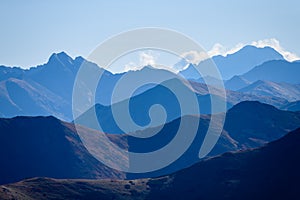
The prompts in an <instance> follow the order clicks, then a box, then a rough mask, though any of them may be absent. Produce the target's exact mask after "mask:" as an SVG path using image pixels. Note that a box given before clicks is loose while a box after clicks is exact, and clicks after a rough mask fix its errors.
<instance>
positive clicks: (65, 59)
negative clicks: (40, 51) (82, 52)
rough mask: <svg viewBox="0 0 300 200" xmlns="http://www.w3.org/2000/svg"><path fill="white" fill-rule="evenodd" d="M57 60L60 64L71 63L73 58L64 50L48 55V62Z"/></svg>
mask: <svg viewBox="0 0 300 200" xmlns="http://www.w3.org/2000/svg"><path fill="white" fill-rule="evenodd" d="M57 61H59V62H61V63H62V64H66V63H70V64H72V63H73V59H72V58H71V57H70V56H69V55H68V54H67V53H65V52H64V51H62V52H59V53H53V54H52V55H51V56H50V58H49V61H48V63H52V62H57Z"/></svg>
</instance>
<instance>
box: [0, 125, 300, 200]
mask: <svg viewBox="0 0 300 200" xmlns="http://www.w3.org/2000/svg"><path fill="white" fill-rule="evenodd" d="M299 143H300V129H297V130H296V131H293V132H291V133H289V134H287V135H286V136H284V137H283V138H281V139H279V140H278V141H275V142H271V143H270V144H268V145H266V146H264V147H262V148H258V149H253V150H248V151H244V152H238V153H225V154H223V155H221V156H218V157H215V158H211V159H208V160H204V161H201V162H199V163H197V164H195V165H193V166H192V167H189V168H186V169H184V170H181V171H179V172H176V173H174V174H171V175H169V176H164V177H160V178H154V179H140V180H133V181H111V180H99V181H88V180H55V179H49V178H35V179H30V180H25V181H22V182H18V183H14V184H11V185H5V186H1V190H0V197H1V198H2V199H11V198H15V199H16V198H17V199H31V198H32V199H35V198H38V199H148V200H151V199H208V200H220V199H224V200H227V199H228V200H235V199H236V200H239V199H245V200H248V199H249V200H253V199H258V200H260V199H261V200H265V199H298V197H299V196H300V191H299V187H300V183H299V178H300V170H299V168H300V160H299V157H300V146H299Z"/></svg>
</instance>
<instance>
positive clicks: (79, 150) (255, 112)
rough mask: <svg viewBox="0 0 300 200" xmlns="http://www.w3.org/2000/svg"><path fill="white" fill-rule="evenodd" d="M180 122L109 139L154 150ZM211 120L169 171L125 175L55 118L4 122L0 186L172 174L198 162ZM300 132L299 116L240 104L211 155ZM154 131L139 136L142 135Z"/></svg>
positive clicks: (0, 143)
mask: <svg viewBox="0 0 300 200" xmlns="http://www.w3.org/2000/svg"><path fill="white" fill-rule="evenodd" d="M241 116H243V117H241ZM196 117H197V116H185V117H184V118H186V120H189V121H191V120H195V118H196ZM180 120H181V119H176V120H173V121H171V122H169V123H167V124H165V125H164V127H163V128H162V129H161V131H160V132H159V133H157V134H156V135H155V136H153V137H151V138H148V139H141V138H135V137H133V136H129V135H110V134H107V136H108V137H109V139H110V140H111V141H113V142H114V143H115V144H117V145H118V146H120V147H121V148H124V149H128V150H129V151H131V152H148V151H153V150H155V149H159V148H161V147H163V146H164V145H165V144H167V143H168V142H169V141H170V140H172V138H173V137H174V134H176V132H177V129H178V125H179V123H180ZM209 120H210V116H209V115H202V116H201V119H200V124H199V127H200V128H199V130H198V132H197V135H196V138H195V139H194V141H193V143H192V144H191V145H190V147H189V148H188V149H187V151H186V152H185V153H184V154H183V155H182V156H181V157H180V158H179V159H178V160H176V161H175V162H174V163H172V164H171V165H169V166H168V167H166V168H163V169H161V170H158V171H155V172H151V173H145V174H130V173H127V174H126V173H123V172H119V171H116V170H113V169H111V168H109V167H106V166H105V165H104V164H102V163H101V162H100V161H98V160H96V159H95V158H94V157H93V156H92V155H91V154H90V152H89V151H88V150H87V149H86V147H85V146H84V145H83V143H82V141H81V139H80V137H79V135H78V134H77V131H76V129H75V127H74V124H72V123H67V122H63V121H60V120H58V119H56V118H54V117H15V118H12V119H0V130H1V133H0V153H1V155H2V156H1V157H0V161H1V170H0V177H1V179H0V184H3V183H10V182H15V181H19V180H22V179H24V178H29V177H37V176H40V177H53V178H84V179H87V178H89V179H96V178H102V179H103V178H115V179H132V178H141V177H154V176H161V175H165V174H169V173H172V172H175V171H177V170H178V169H182V168H184V167H189V166H191V165H193V164H195V163H196V162H198V161H199V157H198V154H199V149H200V147H201V145H202V142H203V138H204V133H206V130H207V128H208V124H209ZM297 127H300V113H299V112H290V111H282V110H278V109H276V108H275V107H273V106H270V105H267V104H262V103H259V102H242V103H239V104H238V105H236V106H234V107H233V108H231V109H230V110H229V111H228V113H227V118H226V121H225V125H224V130H223V132H222V134H221V137H220V139H219V141H218V142H217V144H216V146H215V147H214V149H213V150H212V152H211V153H210V154H209V155H208V156H215V155H219V154H221V153H224V152H228V151H237V150H245V149H248V148H254V147H260V146H262V145H265V144H266V143H268V142H270V141H274V140H276V139H279V138H280V137H282V136H284V135H285V134H286V133H287V132H289V131H291V130H293V129H296V128H297ZM77 128H78V127H77ZM153 128H155V127H153ZM153 128H149V129H145V130H142V131H140V132H139V133H140V134H144V133H146V132H147V131H151V129H153ZM80 132H84V133H86V134H89V135H91V136H92V135H94V134H99V133H98V132H97V131H96V130H93V129H89V128H86V127H83V126H81V127H80ZM186 134H189V133H186ZM106 156H109V155H106ZM120 157H121V155H120ZM12 158H13V159H12ZM127 159H128V158H127ZM129 162H130V160H129Z"/></svg>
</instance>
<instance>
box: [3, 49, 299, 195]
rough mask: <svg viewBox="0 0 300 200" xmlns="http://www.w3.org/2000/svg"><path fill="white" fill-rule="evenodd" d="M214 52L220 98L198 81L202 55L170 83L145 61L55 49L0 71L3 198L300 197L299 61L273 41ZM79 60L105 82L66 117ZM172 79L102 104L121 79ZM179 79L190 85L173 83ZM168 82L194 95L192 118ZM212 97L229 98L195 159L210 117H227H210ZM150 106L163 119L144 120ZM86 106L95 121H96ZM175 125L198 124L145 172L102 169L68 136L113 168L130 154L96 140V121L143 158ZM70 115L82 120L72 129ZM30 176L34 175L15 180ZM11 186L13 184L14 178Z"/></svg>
mask: <svg viewBox="0 0 300 200" xmlns="http://www.w3.org/2000/svg"><path fill="white" fill-rule="evenodd" d="M212 59H213V60H214V62H215V63H216V64H217V66H218V67H219V69H220V72H221V73H222V75H223V78H224V80H222V81H223V82H224V85H225V88H226V91H225V93H226V98H223V97H222V92H223V91H222V90H221V89H220V88H219V87H217V86H215V85H214V84H213V83H214V81H215V80H214V78H212V77H207V78H208V79H210V80H211V83H212V85H211V87H208V85H207V84H205V83H204V79H203V77H200V78H199V77H198V75H197V73H196V70H195V68H194V67H201V66H204V65H206V63H205V62H207V61H203V62H201V63H199V65H198V66H195V65H194V64H191V63H185V64H186V65H187V66H188V68H186V69H185V70H183V71H181V72H179V73H178V74H177V75H178V77H179V78H177V75H176V74H173V73H172V72H170V71H166V70H162V69H156V68H153V67H152V66H145V67H144V68H143V69H141V70H138V71H128V72H126V73H121V74H113V73H111V72H109V71H107V70H105V69H102V68H100V67H99V66H97V65H96V64H94V63H91V62H89V61H86V60H85V59H84V58H82V57H76V58H75V59H73V58H71V57H69V56H68V55H67V54H66V53H64V52H61V53H58V54H53V55H51V57H50V58H49V60H48V62H47V63H46V64H43V65H41V66H37V67H34V68H31V69H28V70H24V69H21V68H10V67H5V66H0V105H1V109H0V116H1V117H6V118H0V153H1V157H0V163H1V170H0V184H9V183H11V184H9V185H2V186H0V188H1V190H0V198H1V199H12V198H14V199H36V198H38V199H99V198H100V199H112V198H115V199H174V198H175V197H176V198H179V199H186V198H187V196H188V197H189V198H190V199H199V198H200V199H202V198H204V199H268V198H269V197H282V198H289V197H291V198H292V197H295V196H296V195H299V194H298V193H299V192H298V190H297V189H295V188H298V187H299V183H298V181H297V180H298V179H299V178H300V175H299V170H298V168H299V163H300V162H299V161H298V160H299V159H298V157H299V155H300V153H299V152H300V150H299V148H298V146H299V145H298V143H299V141H300V140H299V134H300V133H299V129H297V128H299V127H300V112H299V111H300V106H299V105H300V104H299V102H300V79H299V76H298V74H299V72H300V62H297V61H296V62H288V61H285V60H284V59H283V57H282V55H280V54H279V53H278V52H276V51H275V50H274V49H272V48H270V47H266V48H257V47H253V46H246V47H244V48H242V49H241V50H240V51H238V52H236V53H234V54H231V55H227V56H225V57H224V56H215V57H213V58H212ZM83 63H84V64H86V65H88V66H89V67H90V68H91V69H93V70H97V71H96V72H97V73H98V72H99V71H101V72H103V77H102V78H101V80H100V82H99V84H98V86H97V88H96V91H95V104H90V105H89V107H88V109H85V110H81V113H82V114H81V115H79V117H78V118H76V119H73V116H72V92H73V85H74V82H75V79H76V76H77V73H78V70H79V68H80V66H81V65H82V64H83ZM171 74H172V76H170V77H175V78H171V79H168V80H164V81H163V82H161V83H160V84H147V85H144V86H142V87H139V88H137V90H135V91H134V93H133V95H132V96H130V97H127V96H122V95H120V96H122V97H121V98H119V99H118V100H119V101H116V102H114V103H113V104H112V103H111V98H112V94H113V92H114V87H115V85H116V84H117V82H118V81H119V80H121V78H122V77H125V75H129V76H132V77H146V76H150V75H151V76H155V77H159V76H162V75H171ZM182 76H184V77H185V78H187V80H181V79H180V77H182ZM162 77H163V76H162ZM134 83H136V82H134ZM134 83H131V84H134ZM79 85H80V88H82V89H83V90H85V91H87V93H88V94H92V93H93V91H91V89H90V88H89V87H88V85H87V84H86V83H85V82H84V81H82V82H79ZM168 85H172V86H173V87H174V88H176V89H177V90H181V94H185V95H186V96H184V97H185V98H186V99H187V96H188V95H189V94H193V95H195V97H196V99H197V101H198V104H197V105H198V108H199V109H200V111H201V112H200V114H199V113H197V112H196V111H195V112H194V111H192V112H190V113H188V114H186V113H185V114H183V113H182V110H181V107H180V103H181V102H179V100H178V99H177V97H176V95H175V94H174V93H173V92H172V91H170V90H169V89H168V88H167V87H166V86H168ZM124 86H125V87H129V85H124ZM122 92H124V91H122ZM212 100H217V102H219V103H224V104H225V105H226V107H227V109H228V110H225V111H226V120H225V124H224V128H223V131H222V133H221V135H220V138H219V139H218V141H217V143H216V145H215V146H214V148H213V149H212V151H211V152H210V153H209V154H208V155H207V157H205V158H204V159H199V150H200V149H201V146H202V145H203V141H204V138H205V134H206V132H207V130H208V127H209V125H210V122H211V118H212V116H213V115H220V113H223V112H225V111H224V110H216V111H215V112H214V113H212V110H211V101H212ZM156 104H159V105H161V106H162V107H163V108H164V109H165V112H166V121H163V122H161V121H157V122H155V123H152V122H153V121H152V119H154V118H155V119H157V118H159V117H161V116H151V113H150V112H149V110H150V108H151V106H152V105H156ZM127 105H128V107H127ZM122 106H125V107H126V108H128V110H129V112H130V113H129V114H130V117H131V118H132V120H133V121H134V122H135V123H137V124H138V125H139V126H141V127H142V128H141V129H130V128H128V129H127V131H124V129H121V128H120V127H119V126H118V124H117V123H116V119H115V118H114V116H113V112H112V109H113V108H114V107H122ZM94 112H95V114H96V117H97V119H94V118H93V115H94ZM121 113H122V112H121ZM149 113H150V114H149ZM123 114H124V113H123ZM49 115H52V116H49ZM15 116H18V117H15ZM8 117H10V118H8ZM121 117H123V118H124V116H123V115H122V116H121ZM153 117H154V118H153ZM74 120H75V121H74ZM181 120H185V121H188V122H191V123H192V122H194V121H197V122H198V121H199V124H198V125H199V127H198V130H197V133H196V137H195V139H194V140H193V141H192V143H191V145H190V146H189V147H188V148H187V150H186V151H185V152H182V153H183V154H182V155H181V156H180V157H179V158H178V159H177V160H175V161H174V162H173V163H171V164H170V165H168V166H166V167H164V168H162V169H159V170H157V171H153V172H148V173H125V172H120V171H117V170H114V169H112V168H110V167H107V166H106V165H105V164H103V163H102V162H100V161H99V160H97V159H96V158H95V157H94V156H93V155H94V154H92V153H91V152H89V150H91V149H90V148H89V150H88V148H87V146H85V145H84V142H83V140H82V135H79V133H78V132H77V131H78V130H79V131H80V132H81V133H84V135H86V136H88V137H89V138H88V139H90V140H91V141H97V149H99V147H100V149H101V148H102V149H103V151H100V152H98V153H99V155H101V156H103V157H104V158H108V160H109V162H111V164H113V165H118V163H119V161H120V160H124V161H126V162H127V163H128V165H129V166H133V167H134V161H132V160H131V159H130V157H129V156H127V157H126V156H124V155H123V154H122V155H120V156H118V155H117V156H116V155H115V153H116V152H115V150H114V149H113V148H109V146H107V144H106V140H103V139H102V140H96V139H98V138H100V139H101V137H98V136H99V135H103V134H100V132H99V130H97V127H98V126H95V124H97V123H100V124H101V126H102V128H103V129H102V130H101V131H104V134H105V135H106V136H107V137H108V139H109V140H110V141H112V142H113V143H114V144H116V145H117V146H119V147H120V148H122V149H124V150H128V151H130V152H135V153H142V152H153V151H155V150H158V149H160V148H162V147H163V146H165V145H166V144H168V143H169V142H170V141H172V140H173V139H174V137H176V133H177V130H178V128H179V126H180V123H181ZM65 121H68V122H65ZM74 122H76V123H79V124H80V125H79V126H76V128H77V130H76V129H75V125H74ZM149 124H150V125H149ZM217 125H218V126H222V125H221V124H217ZM295 129H297V130H296V131H294V132H291V131H293V130H295ZM128 130H129V131H128ZM153 130H159V131H158V133H157V134H156V135H154V136H152V137H149V138H136V137H133V136H131V135H128V133H130V132H133V133H134V134H137V135H147V134H148V133H149V132H152V131H153ZM288 132H291V133H288ZM185 134H191V133H190V132H189V131H186V133H185ZM274 141H275V142H274ZM253 148H258V149H253ZM95 149H96V148H95ZM104 149H105V150H106V151H104ZM107 150H108V151H107ZM92 151H94V149H92ZM228 152H230V153H228ZM233 152H234V153H233ZM224 153H225V154H224ZM116 157H118V158H117V160H116ZM152 162H161V161H160V160H159V159H158V160H153V161H152ZM178 170H179V171H178ZM34 177H50V178H34ZM153 177H159V178H153ZM27 178H32V179H29V180H25V181H21V180H24V179H27ZM144 178H146V179H144ZM58 179H63V180H58ZM69 179H73V180H69ZM77 179H101V180H93V181H92V180H77ZM126 179H127V180H126ZM128 179H136V180H128ZM16 181H21V182H18V183H13V182H16ZM290 185H293V186H290ZM288 186H289V187H288Z"/></svg>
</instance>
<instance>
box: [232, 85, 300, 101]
mask: <svg viewBox="0 0 300 200" xmlns="http://www.w3.org/2000/svg"><path fill="white" fill-rule="evenodd" d="M238 91H239V92H242V93H248V94H254V95H261V96H271V97H278V98H284V99H286V100H288V101H291V102H292V101H296V100H299V99H300V84H288V83H275V82H271V81H261V80H259V81H256V82H254V83H252V84H251V85H248V86H246V87H244V88H242V89H240V90H238Z"/></svg>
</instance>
